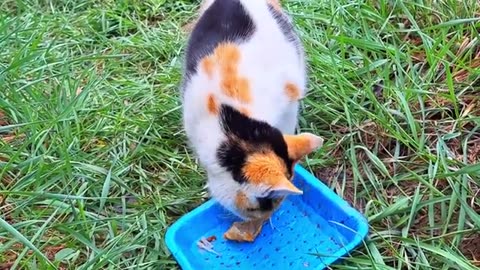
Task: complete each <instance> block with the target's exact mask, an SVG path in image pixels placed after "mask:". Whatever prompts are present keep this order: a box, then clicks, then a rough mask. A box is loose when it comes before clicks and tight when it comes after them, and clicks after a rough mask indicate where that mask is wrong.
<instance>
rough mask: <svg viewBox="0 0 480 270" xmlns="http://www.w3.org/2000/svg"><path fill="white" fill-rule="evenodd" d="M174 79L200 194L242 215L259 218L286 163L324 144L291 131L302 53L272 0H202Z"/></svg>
mask: <svg viewBox="0 0 480 270" xmlns="http://www.w3.org/2000/svg"><path fill="white" fill-rule="evenodd" d="M184 61H185V62H184V73H183V78H182V83H181V84H182V85H181V88H182V89H181V91H182V108H183V112H182V113H183V125H184V129H185V132H186V135H187V138H188V143H189V145H190V147H191V148H192V149H193V151H194V153H195V155H196V156H197V158H198V160H199V163H200V164H201V166H202V167H204V168H205V170H206V173H207V178H208V180H207V189H208V192H209V195H210V196H211V197H212V198H214V199H215V200H216V201H217V202H218V203H219V204H220V205H222V206H223V207H224V208H226V209H227V210H229V211H230V212H232V213H233V214H235V215H236V216H238V217H239V218H241V219H243V220H247V221H248V220H255V219H268V218H269V217H270V215H271V214H272V212H273V211H274V210H275V209H276V208H278V206H279V204H280V203H281V202H282V200H283V199H284V198H285V197H286V196H288V195H300V194H302V191H301V190H300V189H298V188H297V187H296V186H295V185H294V184H293V183H292V179H293V176H294V166H295V164H296V163H297V162H298V161H299V160H300V159H302V158H303V157H305V156H306V155H308V154H310V153H312V152H313V151H315V150H316V149H318V148H320V147H321V146H322V145H323V141H324V139H323V138H322V137H320V136H317V135H315V134H312V133H301V134H295V131H296V126H297V122H298V119H297V118H298V114H299V102H300V100H301V99H302V98H303V97H304V96H305V94H306V90H305V89H306V83H307V82H306V81H307V72H306V69H307V67H306V60H305V53H304V49H303V45H302V43H301V41H300V38H299V36H298V35H297V32H296V30H295V29H294V26H293V24H292V20H291V18H290V17H289V16H288V15H287V14H286V13H285V11H284V10H283V9H282V6H281V5H280V3H279V2H278V1H276V0H204V1H203V2H202V4H201V8H200V11H199V15H198V18H197V20H196V22H194V24H193V25H192V27H191V30H190V34H189V38H188V43H187V46H186V51H185V60H184Z"/></svg>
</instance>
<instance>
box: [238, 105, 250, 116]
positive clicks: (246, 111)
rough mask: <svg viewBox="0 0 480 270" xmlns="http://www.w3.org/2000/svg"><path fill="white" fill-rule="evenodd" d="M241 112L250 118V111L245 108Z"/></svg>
mask: <svg viewBox="0 0 480 270" xmlns="http://www.w3.org/2000/svg"><path fill="white" fill-rule="evenodd" d="M239 111H240V113H241V114H243V115H245V116H250V111H249V110H248V109H247V108H245V107H241V108H240V110H239Z"/></svg>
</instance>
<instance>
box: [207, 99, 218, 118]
mask: <svg viewBox="0 0 480 270" xmlns="http://www.w3.org/2000/svg"><path fill="white" fill-rule="evenodd" d="M207 109H208V112H209V113H211V114H213V115H217V114H218V104H217V100H216V99H215V97H214V96H213V94H209V95H208V98H207Z"/></svg>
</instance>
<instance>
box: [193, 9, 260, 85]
mask: <svg viewBox="0 0 480 270" xmlns="http://www.w3.org/2000/svg"><path fill="white" fill-rule="evenodd" d="M254 32H255V25H254V23H253V20H252V18H250V16H249V15H248V14H247V12H246V11H245V9H244V7H243V6H242V4H241V3H240V1H238V0H217V1H215V2H214V3H213V4H212V5H211V6H210V7H209V8H208V9H207V10H206V11H205V12H204V13H203V15H202V16H201V18H200V19H199V20H198V22H197V24H196V26H195V27H194V29H193V30H192V33H191V35H190V38H189V41H188V45H187V50H186V67H185V68H186V70H185V77H186V79H187V80H188V78H189V77H190V76H191V75H192V74H195V73H196V72H197V66H198V63H199V61H200V60H201V59H202V58H204V57H205V56H207V55H209V54H211V53H212V52H213V51H214V50H215V48H216V47H217V46H218V45H219V44H220V43H222V42H234V43H241V42H243V41H247V40H248V39H249V38H250V37H251V36H252V35H253V33H254Z"/></svg>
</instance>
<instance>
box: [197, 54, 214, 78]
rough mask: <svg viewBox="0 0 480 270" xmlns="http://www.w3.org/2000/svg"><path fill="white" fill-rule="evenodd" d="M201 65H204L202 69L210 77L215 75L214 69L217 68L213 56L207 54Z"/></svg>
mask: <svg viewBox="0 0 480 270" xmlns="http://www.w3.org/2000/svg"><path fill="white" fill-rule="evenodd" d="M200 66H201V67H202V71H203V72H205V74H207V76H208V78H210V79H212V77H213V70H214V68H215V60H214V59H213V57H211V56H207V57H205V58H203V59H202V61H201V62H200Z"/></svg>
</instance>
